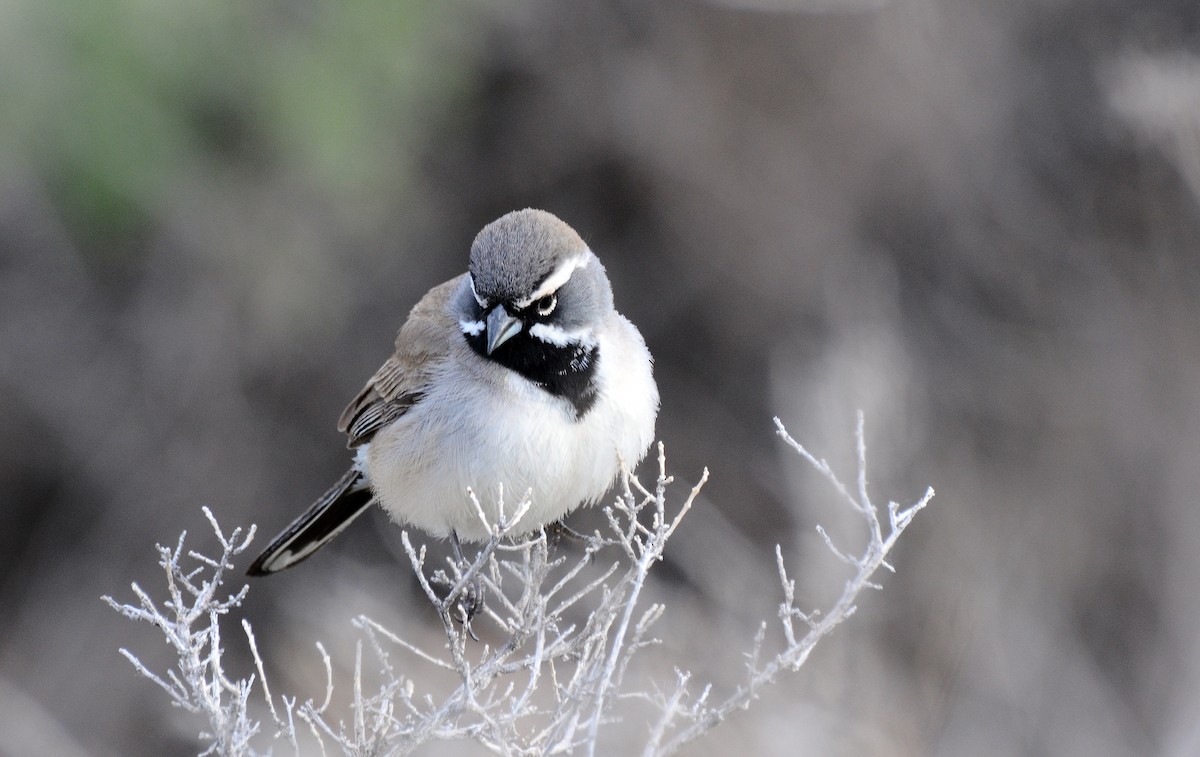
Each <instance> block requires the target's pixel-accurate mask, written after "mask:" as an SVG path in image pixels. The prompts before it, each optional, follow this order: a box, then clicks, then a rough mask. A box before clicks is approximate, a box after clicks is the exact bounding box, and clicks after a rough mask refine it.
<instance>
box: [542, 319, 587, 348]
mask: <svg viewBox="0 0 1200 757" xmlns="http://www.w3.org/2000/svg"><path fill="white" fill-rule="evenodd" d="M529 333H530V334H532V335H533V336H535V337H537V338H538V339H541V340H542V341H543V342H546V343H547V344H553V345H555V346H556V347H566V346H567V345H572V346H574V345H576V344H579V345H583V346H584V347H594V346H595V345H596V339H595V337H593V336H592V334H591V332H590V331H566V330H564V329H562V328H560V327H558V326H554V325H552V324H549V323H535V324H533V326H531V327H530V328H529Z"/></svg>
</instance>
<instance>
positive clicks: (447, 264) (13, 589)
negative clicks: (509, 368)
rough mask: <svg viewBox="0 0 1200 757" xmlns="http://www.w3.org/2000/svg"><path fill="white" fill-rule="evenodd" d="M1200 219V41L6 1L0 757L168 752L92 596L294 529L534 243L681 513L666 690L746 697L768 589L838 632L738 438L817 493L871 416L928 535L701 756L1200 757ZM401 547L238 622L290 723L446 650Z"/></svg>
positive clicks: (253, 609)
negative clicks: (296, 710) (558, 230)
mask: <svg viewBox="0 0 1200 757" xmlns="http://www.w3.org/2000/svg"><path fill="white" fill-rule="evenodd" d="M1198 199H1200V5H1197V4H1196V3H1195V2H1191V1H1187V2H1185V1H1184V0H1151V2H1142V1H1141V0H1101V1H1099V2H1096V1H1093V2H1083V0H1043V1H1042V2H1033V1H1032V0H1026V1H1024V2H1022V1H1020V0H1017V1H1016V2H996V1H993V2H986V1H985V0H965V1H964V0H954V1H951V0H911V1H906V0H892V2H887V3H882V4H875V3H867V2H840V1H839V0H822V1H821V2H813V3H807V4H806V3H803V2H788V1H787V0H774V2H770V1H768V0H759V1H757V2H756V1H755V0H743V1H741V2H728V3H725V2H718V1H716V0H714V1H713V2H707V3H705V2H684V1H682V0H671V1H670V2H663V3H657V4H649V3H640V2H584V3H554V2H550V0H526V1H523V2H509V3H495V4H490V3H489V4H473V3H468V2H465V0H459V1H458V2H453V3H397V2H385V1H383V0H365V1H364V2H357V3H339V4H330V3H321V2H313V1H312V0H299V1H298V2H297V1H294V2H280V1H279V0H250V1H249V2H246V1H241V2H233V1H232V0H223V1H219V2H211V3H184V2H174V1H172V0H157V1H152V2H141V3H137V2H130V1H129V0H114V1H112V2H107V3H101V4H88V3H68V2H61V0H59V1H54V2H37V1H35V0H15V1H14V2H11V3H9V4H7V5H6V6H5V7H4V8H3V9H0V418H3V421H2V422H0V493H2V496H3V503H4V507H3V508H0V606H3V607H4V608H5V611H4V612H3V613H0V733H4V734H8V735H7V736H0V753H3V752H7V751H10V750H21V751H22V752H23V753H26V754H39V753H40V754H56V755H64V754H71V753H72V750H77V752H75V753H87V754H114V755H115V754H167V753H180V754H182V753H189V752H191V751H193V745H194V742H193V741H192V736H193V734H194V732H195V731H196V729H197V728H198V726H197V725H196V724H195V723H193V722H192V721H189V720H187V719H184V718H182V715H180V714H177V713H173V712H170V711H168V708H167V707H166V706H165V700H164V699H163V698H162V697H160V696H158V694H157V693H156V691H155V690H154V689H153V687H152V685H151V684H150V683H149V682H147V681H144V680H141V679H138V678H136V677H135V676H134V674H133V672H132V670H131V669H130V668H129V666H128V664H127V663H126V662H125V661H124V660H123V659H121V658H120V657H119V656H118V655H117V653H116V649H117V647H118V646H129V647H131V648H133V649H134V650H135V651H137V652H138V653H139V655H141V656H142V658H143V659H144V660H147V662H158V663H159V664H160V665H165V664H167V662H166V660H165V658H162V657H157V658H156V657H155V655H156V654H161V653H162V651H163V650H162V648H161V645H160V644H159V643H158V642H156V641H153V638H154V637H153V635H152V634H151V632H150V631H149V629H141V628H136V627H134V626H132V625H131V624H129V623H127V622H126V621H123V620H122V619H120V618H119V617H117V616H116V615H115V614H114V613H112V612H111V611H109V610H107V609H106V608H105V607H103V606H102V604H101V603H100V601H99V599H98V598H99V596H100V595H101V594H103V593H112V594H114V595H116V596H118V597H122V594H121V592H122V591H123V590H124V587H127V586H128V584H129V582H130V581H132V580H138V581H140V582H142V583H143V585H147V586H154V585H155V575H154V571H153V563H152V560H153V554H152V551H151V545H152V544H153V543H154V542H156V541H159V542H169V541H173V540H174V538H175V536H176V535H177V533H178V532H179V531H180V530H181V529H182V528H189V529H192V530H193V532H194V533H195V535H196V538H197V539H199V540H200V541H201V544H203V537H202V535H203V534H204V533H205V529H204V526H203V520H202V518H201V515H200V506H201V505H203V504H206V505H209V506H210V507H211V508H212V509H213V510H214V511H215V513H216V514H217V516H218V518H219V519H220V520H221V521H222V523H224V524H225V525H227V526H229V527H232V526H233V525H235V524H244V523H249V522H255V523H257V524H259V527H260V528H261V529H263V530H265V531H269V532H272V533H273V532H274V530H275V529H276V528H278V527H280V526H282V525H283V524H284V523H285V522H286V521H287V520H289V519H290V518H291V517H292V515H294V514H295V513H297V512H298V511H299V510H300V509H301V508H303V507H305V506H307V504H308V503H309V501H310V500H311V499H312V498H313V497H314V495H316V494H318V493H319V492H320V491H322V490H323V488H324V487H325V486H326V484H328V483H329V482H330V481H331V480H332V479H333V478H334V477H335V476H336V475H338V474H339V473H340V472H341V470H342V469H343V466H344V465H345V462H346V453H345V452H344V451H343V450H342V439H341V438H340V435H339V434H337V433H336V431H335V430H334V428H333V421H334V419H336V417H337V414H338V412H339V411H340V410H341V407H342V405H343V403H344V402H345V401H346V399H348V398H349V397H350V396H352V394H353V393H354V392H355V391H357V390H358V389H359V387H360V385H361V382H362V381H363V379H365V377H366V376H368V375H369V374H370V372H371V371H372V370H374V368H375V367H376V366H377V364H378V363H379V362H380V361H381V360H382V358H383V357H384V355H385V354H386V351H387V350H388V348H389V345H390V343H391V339H392V336H393V334H394V332H395V329H396V328H397V327H398V325H399V323H400V321H401V320H402V318H403V317H404V315H405V313H406V312H407V310H408V308H409V307H410V306H411V305H412V303H413V302H414V301H415V300H416V299H417V297H419V296H420V294H421V293H422V292H424V291H425V290H426V289H428V288H429V287H430V286H432V285H433V284H435V283H437V282H440V281H442V280H444V279H446V278H448V277H450V276H451V275H454V274H456V273H458V272H459V271H461V270H462V269H463V267H464V264H465V260H466V251H467V248H468V246H469V244H470V240H471V238H472V237H473V235H474V233H475V231H477V230H478V228H479V227H480V226H482V225H483V224H484V223H486V222H487V221H489V220H491V219H492V218H494V217H496V216H497V215H499V214H500V213H502V212H504V211H507V210H510V209H513V208H517V207H525V206H537V207H544V208H546V209H548V210H551V211H553V212H556V213H558V214H559V215H561V216H562V217H564V218H565V219H567V220H568V221H569V222H570V223H572V224H573V225H575V226H576V228H578V229H579V230H580V232H581V233H582V234H583V235H584V237H585V238H586V239H588V241H589V242H590V244H591V245H592V247H593V248H594V249H595V250H596V251H597V253H598V254H599V255H600V256H601V258H602V259H603V260H604V261H605V263H606V265H607V267H608V270H609V272H610V275H611V277H612V278H613V281H614V288H615V291H616V296H617V302H618V307H619V308H620V309H621V310H622V311H623V312H625V314H626V315H628V316H629V317H630V318H631V319H632V320H633V321H634V322H636V323H637V324H638V325H639V326H640V328H641V329H642V332H643V333H644V334H645V336H646V338H647V341H648V342H649V344H650V348H651V350H652V351H653V352H654V354H655V356H656V359H657V363H656V370H657V375H658V377H659V381H660V385H661V387H662V392H663V409H662V414H661V417H660V424H659V435H660V437H661V438H662V439H663V440H665V441H666V443H667V445H668V454H669V462H670V465H671V468H672V469H673V470H674V471H675V472H676V474H677V475H678V476H679V477H680V478H682V479H692V480H694V478H695V477H696V476H697V475H698V473H699V470H700V468H701V467H702V466H703V465H708V466H709V467H710V468H711V469H712V471H713V482H712V483H711V484H710V485H709V487H708V488H707V489H706V495H707V498H706V500H705V503H704V506H703V507H702V508H700V509H699V510H698V511H697V512H695V513H693V514H692V515H691V516H690V521H689V522H687V523H685V528H684V529H683V530H682V531H681V532H680V534H679V535H678V536H677V537H676V541H675V542H673V549H674V550H675V552H674V553H673V554H670V555H669V556H670V557H671V558H672V562H670V564H669V565H667V566H666V569H667V571H668V572H669V578H670V580H669V581H667V582H666V583H664V584H663V585H662V586H661V587H660V592H661V595H662V597H665V598H666V601H667V602H668V607H669V617H672V618H674V621H672V622H673V623H674V625H673V626H669V627H668V628H669V630H670V632H671V633H672V635H673V637H674V641H675V645H674V647H673V648H674V650H675V651H664V652H663V654H664V655H665V657H664V668H665V670H667V671H669V670H670V668H669V665H672V664H674V665H679V666H681V667H684V668H688V669H691V670H692V671H693V672H694V673H696V675H697V676H698V677H699V678H700V679H707V678H715V679H717V680H718V681H720V682H726V683H727V682H729V681H732V680H734V679H735V678H736V676H737V674H738V666H739V665H740V664H741V662H740V660H739V659H738V658H737V651H738V650H739V649H740V648H742V647H743V646H748V643H749V642H748V640H749V638H750V636H751V635H752V634H753V631H754V628H755V626H756V619H757V618H760V617H771V616H772V614H773V612H774V610H773V607H774V603H775V602H777V601H778V594H777V591H778V588H777V585H776V583H775V581H774V579H773V573H772V572H773V563H772V557H771V549H772V545H773V544H774V543H775V542H777V541H779V542H782V544H783V546H784V552H785V554H786V555H787V556H788V558H789V560H790V561H792V562H794V563H796V564H797V567H796V568H795V569H794V570H793V574H795V575H797V576H799V577H800V580H801V583H802V584H803V588H804V590H805V591H807V592H809V594H808V596H810V597H811V598H812V602H813V603H814V604H815V603H816V602H817V601H818V600H819V599H820V598H822V597H823V596H827V595H828V594H829V593H830V592H834V591H836V590H837V589H838V588H839V587H840V582H841V580H842V573H841V572H840V570H841V568H840V566H838V565H836V564H835V563H833V562H832V561H831V560H830V559H829V557H828V555H827V554H825V552H824V547H823V546H822V545H820V543H819V540H817V539H815V538H814V531H813V526H814V524H815V523H817V522H821V523H825V524H826V525H828V526H829V527H831V529H832V530H833V531H835V533H838V535H839V536H840V538H843V539H846V540H849V541H852V540H853V538H854V533H853V532H852V531H848V530H846V531H844V532H840V533H839V532H838V526H839V525H840V524H839V521H838V519H839V517H840V516H839V514H838V512H837V510H836V508H835V507H831V506H830V504H829V503H830V502H831V501H832V499H831V497H830V496H829V494H828V492H827V491H825V490H824V489H823V488H822V486H821V482H820V480H819V479H818V477H817V476H815V475H814V474H812V473H811V472H809V471H806V470H805V469H804V467H803V465H801V463H800V461H799V460H796V459H794V458H792V457H791V456H789V455H788V454H787V453H786V452H785V451H784V450H783V448H782V445H780V444H779V443H778V441H777V440H776V439H775V438H774V437H773V436H772V434H771V425H770V417H771V416H772V415H776V414H777V415H779V416H781V417H782V418H783V420H784V421H785V423H787V425H788V428H789V430H790V431H791V432H792V434H793V435H794V436H795V437H796V438H798V439H800V440H801V441H802V442H804V443H805V444H806V445H807V446H809V448H810V449H814V450H816V451H817V452H818V453H822V454H825V455H827V456H828V457H829V458H830V460H831V462H834V464H835V466H841V468H840V469H841V470H842V471H844V472H845V473H846V474H847V475H849V473H850V471H851V468H850V462H851V459H852V456H851V454H850V453H851V451H852V450H851V446H852V430H853V418H854V410H855V408H858V407H861V408H863V409H864V410H865V411H866V416H867V428H868V441H869V445H870V447H869V455H870V462H871V465H872V470H873V478H872V485H873V488H874V491H875V492H876V494H877V496H879V497H881V498H889V497H890V498H896V499H901V500H904V499H911V498H914V497H916V496H918V495H919V494H920V493H921V491H923V489H924V486H925V485H926V484H932V485H933V486H935V487H936V488H937V490H938V496H937V498H936V499H935V500H934V502H933V504H932V505H931V507H930V508H929V510H927V511H926V512H925V513H924V514H922V516H921V517H920V518H919V519H918V521H917V523H916V525H914V526H913V528H912V529H911V531H910V533H909V535H908V536H906V537H905V538H906V540H907V544H905V543H904V542H903V541H902V543H901V546H900V549H899V551H898V553H897V554H896V559H895V562H896V566H897V569H898V573H897V575H896V576H894V577H891V576H889V577H888V579H887V581H886V586H885V591H884V592H883V593H881V594H876V595H873V596H872V597H870V598H869V600H868V601H867V603H866V604H865V605H864V606H863V607H862V608H860V612H859V614H858V615H857V616H856V617H855V618H854V619H853V620H852V621H851V623H849V624H848V625H847V626H845V627H843V629H842V631H841V632H840V635H839V636H838V637H837V638H835V639H831V640H830V642H829V643H828V645H827V646H826V647H824V648H823V649H819V650H818V655H817V656H816V657H815V658H814V659H813V660H812V661H811V663H810V664H809V666H807V667H806V668H805V669H804V670H803V671H802V672H800V673H799V674H797V675H796V676H795V677H794V679H793V680H792V681H790V682H789V683H787V684H786V685H784V686H782V687H780V689H779V690H778V691H777V692H776V693H775V695H774V696H773V697H771V698H769V699H768V700H765V701H763V702H761V703H760V705H759V706H758V707H756V708H755V709H752V710H751V711H750V712H748V713H745V714H744V715H743V716H742V717H741V718H740V719H739V720H736V721H734V722H731V723H730V724H728V725H727V726H725V727H724V728H723V729H722V730H720V731H718V732H717V734H715V735H714V736H715V737H714V739H713V740H712V741H711V742H709V743H707V744H699V745H696V746H695V747H694V748H693V749H692V751H691V752H689V753H692V754H727V753H729V750H730V749H731V748H733V746H732V745H737V748H739V749H742V750H744V751H745V753H753V754H778V755H784V754H786V755H793V754H822V755H824V754H843V753H846V754H848V753H855V754H858V753H862V754H897V755H925V754H944V755H963V754H971V755H990V754H995V755H1011V754H1030V755H1040V754H1055V755H1069V754H1080V755H1123V754H1164V755H1190V754H1196V753H1198V752H1200V720H1198V719H1197V718H1196V712H1197V711H1198V708H1200V631H1198V630H1197V629H1200V592H1197V589H1196V587H1197V585H1198V582H1200V508H1198V507H1197V503H1196V499H1197V493H1198V492H1200V391H1198V389H1200V329H1198V328H1197V326H1198V324H1200V297H1198V295H1200V247H1198V245H1200V213H1198V206H1197V200H1198ZM582 517H583V518H584V519H586V518H587V515H586V514H584V515H583V516H582ZM394 532H395V529H389V528H388V527H387V524H386V522H385V519H384V518H383V517H382V516H376V517H373V518H369V519H366V520H364V521H363V522H360V523H358V524H356V525H355V527H354V528H352V529H351V530H350V531H349V532H348V533H346V534H345V535H344V536H343V537H342V538H341V539H340V540H339V541H338V542H336V543H335V544H334V545H332V546H331V547H330V548H329V549H328V550H327V551H326V552H324V553H322V554H321V555H320V556H318V557H317V558H314V559H313V560H312V561H310V562H308V563H305V564H304V565H303V566H301V567H299V568H297V569H296V570H293V571H290V572H288V573H287V574H284V575H281V576H279V577H278V578H276V579H272V580H271V581H265V582H262V583H256V584H255V585H254V586H253V587H252V592H251V594H250V599H249V601H248V604H247V612H248V614H249V615H250V617H251V618H252V619H253V620H254V622H255V627H256V629H257V630H258V633H259V639H260V644H262V645H263V647H264V648H265V649H267V650H269V651H267V653H266V654H267V657H268V659H269V660H273V662H274V664H276V665H277V666H278V667H279V670H278V671H277V672H276V673H275V680H276V684H277V688H282V689H283V690H285V691H296V692H299V693H301V694H302V696H310V695H317V694H319V693H320V678H319V671H318V670H317V667H316V665H317V663H318V662H319V658H318V657H317V655H316V654H315V651H314V650H313V647H312V642H313V641H314V640H315V639H318V638H319V639H323V640H325V641H326V642H327V643H329V646H330V648H331V651H334V652H335V655H336V653H337V652H338V651H341V652H342V653H343V657H342V658H341V659H343V660H349V659H350V655H351V654H352V650H353V647H352V644H353V634H352V632H351V629H350V628H349V622H348V620H349V618H350V617H352V616H353V615H354V614H357V613H360V612H370V613H372V614H373V615H374V616H375V617H377V618H378V619H380V620H383V621H391V622H393V623H395V624H397V625H399V626H402V627H406V628H408V630H409V632H410V633H414V634H419V633H421V629H423V628H426V627H427V626H428V623H429V621H431V620H433V619H432V618H430V617H428V616H429V613H428V611H427V608H425V607H424V606H423V605H422V602H421V600H420V599H419V598H417V597H416V596H415V595H414V594H413V592H412V586H411V580H410V579H409V577H408V574H407V572H406V571H407V568H406V566H405V564H404V562H403V561H402V560H400V559H397V557H396V556H395V547H396V543H397V538H396V536H395V533H394ZM266 535H267V534H264V536H266ZM697 619H699V620H701V621H702V622H696V621H697ZM742 640H745V644H743V643H742ZM227 642H228V645H229V647H230V654H231V655H233V656H234V657H232V658H231V660H234V661H236V660H242V659H244V654H245V650H244V648H243V647H244V644H242V643H241V642H240V640H239V639H238V638H237V637H236V636H235V634H234V633H233V631H232V630H231V631H230V632H229V638H228V640H227ZM714 649H716V650H719V651H720V652H722V654H714ZM715 658H728V659H727V660H726V661H724V662H717V661H715ZM722 665H723V666H724V667H722ZM247 672H248V669H247ZM668 676H669V673H668Z"/></svg>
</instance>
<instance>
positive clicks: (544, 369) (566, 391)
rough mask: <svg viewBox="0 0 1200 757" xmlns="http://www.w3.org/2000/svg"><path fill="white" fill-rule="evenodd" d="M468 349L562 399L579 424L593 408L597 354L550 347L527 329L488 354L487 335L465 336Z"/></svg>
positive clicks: (585, 348) (574, 346)
mask: <svg viewBox="0 0 1200 757" xmlns="http://www.w3.org/2000/svg"><path fill="white" fill-rule="evenodd" d="M463 336H464V338H465V339H466V340H467V344H469V345H471V349H473V350H475V352H476V353H477V354H478V355H479V356H480V357H482V358H484V359H486V360H493V361H495V362H497V363H499V364H500V365H502V366H504V367H505V368H509V369H511V370H514V371H516V372H517V373H519V374H521V375H522V376H524V377H525V378H526V379H528V380H529V381H532V382H533V383H534V384H536V385H537V386H539V387H541V388H542V389H544V390H546V391H547V392H549V393H550V394H551V395H553V396H555V397H561V398H563V399H565V400H566V401H568V402H570V403H571V406H572V407H574V408H575V419H576V420H579V419H580V418H582V417H583V416H584V415H586V414H587V412H588V411H589V410H591V409H592V406H593V405H595V404H596V394H597V391H596V385H595V381H594V379H595V377H596V364H597V361H599V359H600V350H599V348H598V347H595V346H590V347H589V346H587V345H583V344H564V345H561V346H560V345H557V344H550V343H548V342H543V341H542V340H541V339H538V338H537V337H535V336H533V335H532V334H530V333H529V328H528V326H526V327H525V328H523V329H522V330H521V333H519V334H517V335H515V336H514V337H512V338H511V339H509V340H508V341H507V342H505V343H504V344H502V345H500V346H499V347H497V348H496V351H495V352H493V353H492V354H491V355H489V354H487V334H486V332H480V333H478V334H474V335H471V334H464V335H463Z"/></svg>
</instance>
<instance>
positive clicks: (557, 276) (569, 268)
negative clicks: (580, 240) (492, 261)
mask: <svg viewBox="0 0 1200 757" xmlns="http://www.w3.org/2000/svg"><path fill="white" fill-rule="evenodd" d="M590 257H591V254H590V251H588V250H584V252H583V254H581V255H576V256H575V257H573V258H570V259H568V260H565V261H563V263H562V265H560V266H559V267H558V269H557V270H555V271H554V273H552V274H550V275H549V276H548V277H546V280H545V281H543V282H542V285H541V286H540V287H538V288H537V291H536V292H534V293H533V294H531V295H530V296H529V299H525V300H521V301H519V302H514V303H513V305H514V306H515V307H516V308H517V309H518V310H520V309H522V308H527V307H529V306H530V305H532V304H533V303H535V302H537V301H538V300H540V299H542V298H543V297H545V296H546V295H548V294H554V293H555V292H557V291H558V289H559V287H561V286H562V285H563V284H566V283H567V281H568V280H569V279H570V278H571V274H573V273H575V269H576V268H585V267H587V264H588V259H589V258H590Z"/></svg>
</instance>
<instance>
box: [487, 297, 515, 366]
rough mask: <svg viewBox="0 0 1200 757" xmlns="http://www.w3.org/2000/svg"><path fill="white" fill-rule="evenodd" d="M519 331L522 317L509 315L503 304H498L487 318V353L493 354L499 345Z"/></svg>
mask: <svg viewBox="0 0 1200 757" xmlns="http://www.w3.org/2000/svg"><path fill="white" fill-rule="evenodd" d="M519 333H521V321H520V319H519V318H513V317H512V316H511V315H509V314H508V311H507V310H505V309H504V306H503V305H497V306H496V308H495V309H494V310H493V311H492V312H491V313H490V314H489V315H488V318H487V354H489V355H490V354H492V353H493V352H495V350H496V348H497V347H499V346H500V345H502V344H504V343H505V342H507V341H508V340H509V339H512V338H513V337H514V336H516V335H517V334H519Z"/></svg>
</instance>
